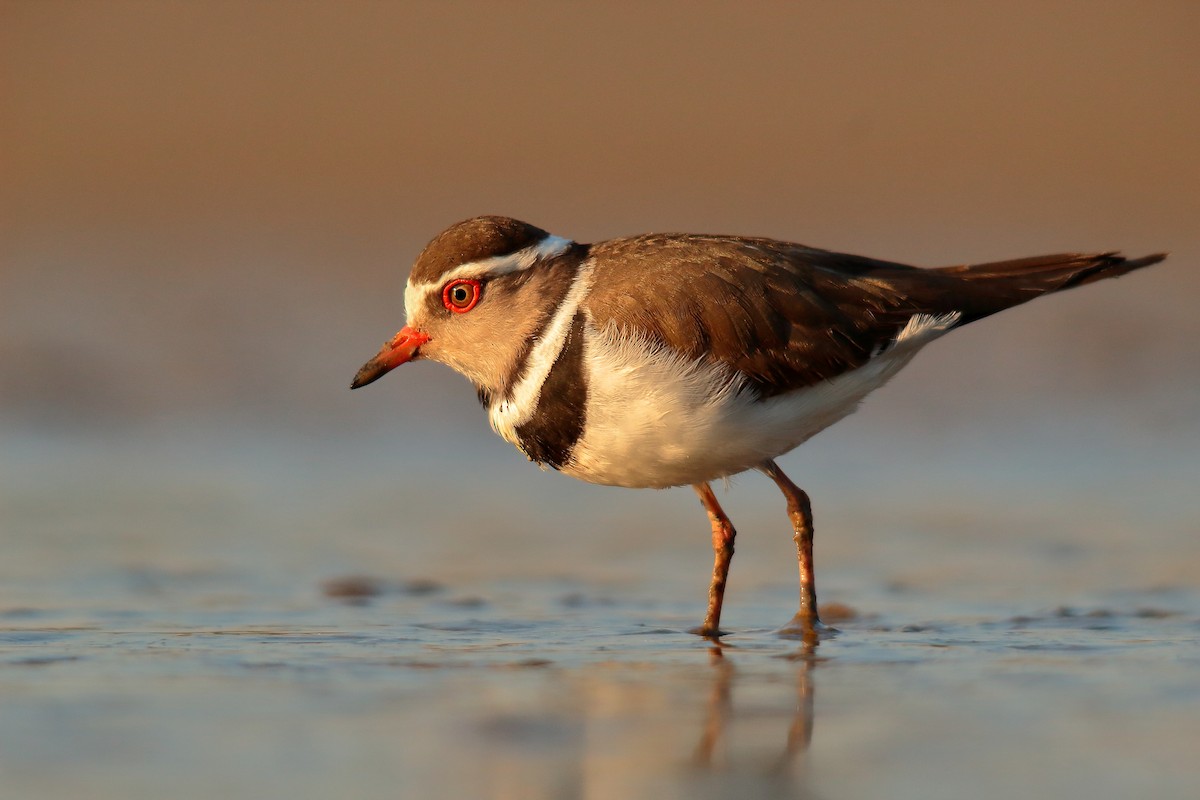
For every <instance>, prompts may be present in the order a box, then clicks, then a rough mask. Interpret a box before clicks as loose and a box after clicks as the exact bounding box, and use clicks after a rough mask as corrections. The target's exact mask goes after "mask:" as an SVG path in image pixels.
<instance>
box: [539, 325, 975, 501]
mask: <svg viewBox="0 0 1200 800" xmlns="http://www.w3.org/2000/svg"><path fill="white" fill-rule="evenodd" d="M958 317H959V315H958V314H949V315H946V316H941V317H931V316H926V315H918V316H915V317H913V318H912V320H910V321H909V323H908V325H907V326H906V327H905V328H904V330H903V331H902V332H901V333H900V335H899V336H897V338H896V341H895V343H894V344H893V345H892V346H890V347H888V348H887V349H886V350H884V351H883V352H882V353H880V354H879V355H877V356H875V357H874V358H872V359H871V360H870V361H868V362H867V363H866V364H864V365H863V366H861V367H859V368H858V369H856V370H853V371H851V372H847V373H845V374H843V375H839V376H838V377H836V378H834V379H833V380H829V381H825V382H823V383H820V384H817V385H815V386H810V387H807V388H804V389H800V390H797V391H795V392H791V393H789V394H785V395H779V396H776V397H772V398H769V399H767V400H765V401H760V400H759V399H758V398H757V396H756V395H755V393H754V391H753V390H752V389H750V388H749V387H748V386H747V385H746V381H745V379H744V378H743V377H742V376H740V375H739V374H737V373H736V372H733V371H732V370H729V369H727V368H724V367H721V366H713V365H709V364H705V363H703V362H700V361H693V360H689V359H686V358H683V357H682V356H680V355H679V354H678V353H675V352H674V351H672V350H670V349H669V348H666V347H663V346H661V345H656V344H652V343H650V342H648V341H647V340H645V339H644V338H640V337H638V336H630V335H629V334H628V333H625V332H622V331H619V330H618V329H616V328H615V327H611V326H610V327H607V328H605V329H604V330H596V329H595V328H592V327H590V326H589V328H588V329H587V330H586V332H585V333H586V335H585V349H584V369H585V372H586V380H587V382H588V383H587V386H588V396H587V397H588V399H587V416H586V423H585V426H584V429H583V435H582V436H581V437H580V439H579V441H578V443H577V444H576V446H575V449H574V451H573V453H572V457H571V461H570V463H569V464H567V465H566V466H564V467H563V472H566V473H567V474H568V475H572V476H574V477H576V478H580V479H582V480H585V481H590V482H592V483H602V484H611V485H616V486H628V487H653V488H666V487H668V486H682V485H685V484H692V483H699V482H701V481H710V480H713V479H716V478H721V477H725V476H728V475H733V474H735V473H738V472H742V471H744V470H747V469H750V468H752V467H755V466H757V465H759V464H761V463H762V462H763V461H764V460H766V459H769V458H775V457H777V456H779V455H782V454H783V453H786V452H788V451H789V450H791V449H792V448H794V447H796V446H798V445H799V444H801V443H802V442H804V441H805V440H807V439H809V438H810V437H812V436H814V435H815V434H817V433H818V432H820V431H821V430H823V429H825V428H827V427H829V426H830V425H832V424H833V423H835V422H837V421H838V420H840V419H842V418H843V417H845V416H847V415H849V414H851V413H852V412H853V411H854V410H855V409H856V408H857V407H858V404H859V402H861V401H862V399H863V398H864V397H866V396H867V395H868V394H869V393H870V392H871V391H873V390H875V389H877V388H879V387H880V386H882V385H883V384H884V383H886V382H887V380H888V379H889V378H891V377H892V376H893V375H894V374H896V372H897V371H898V370H899V369H900V368H901V367H903V366H904V365H905V364H907V363H908V362H909V360H910V359H911V358H912V357H913V355H915V354H916V352H917V350H919V349H920V348H921V347H923V346H924V345H926V344H928V343H929V342H931V341H933V340H934V339H936V338H937V337H938V336H940V335H941V334H942V333H944V332H945V331H947V330H948V329H950V328H951V327H953V325H954V324H955V323H956V322H957V321H958Z"/></svg>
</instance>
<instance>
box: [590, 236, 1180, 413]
mask: <svg viewBox="0 0 1200 800" xmlns="http://www.w3.org/2000/svg"><path fill="white" fill-rule="evenodd" d="M590 255H591V257H592V258H593V259H594V261H595V272H594V286H593V289H592V291H591V293H590V294H589V297H588V301H587V305H588V310H589V311H590V312H591V315H592V319H593V321H594V322H595V323H596V324H597V325H600V326H604V325H606V324H608V323H612V324H615V325H616V326H618V327H619V328H622V329H628V330H634V331H638V332H640V333H642V334H643V335H646V336H649V337H650V338H651V339H652V340H654V341H659V342H662V343H663V344H666V345H668V346H670V347H672V348H674V349H676V350H678V351H679V352H681V353H684V354H686V355H687V356H688V357H689V358H705V359H711V360H713V361H717V362H720V363H723V364H725V365H727V366H729V367H731V368H732V369H735V370H737V371H738V372H740V373H742V374H743V375H745V376H746V377H747V378H748V379H749V380H750V382H751V384H752V385H754V386H755V388H756V389H757V390H758V391H759V392H760V394H761V396H763V397H770V396H772V395H776V394H781V393H784V392H788V391H792V390H794V389H797V388H800V387H803V386H809V385H812V384H814V383H817V382H819V381H823V380H829V379H831V378H833V377H836V376H837V375H840V374H841V373H843V372H846V371H848V370H851V369H854V368H855V367H858V366H860V365H862V364H863V363H864V362H866V361H867V360H868V359H869V358H871V356H872V355H873V354H875V353H878V352H879V351H880V350H882V349H884V348H885V347H887V346H888V345H889V344H890V343H891V342H892V341H893V340H894V339H895V337H896V335H897V334H898V333H899V332H900V330H901V329H902V328H903V327H904V326H905V325H906V324H907V323H908V321H909V319H911V318H912V316H913V315H914V314H921V313H924V314H945V313H948V312H951V311H958V312H960V313H961V314H962V321H961V323H960V324H962V323H966V322H970V321H973V320H975V319H979V318H981V317H984V316H987V315H988V314H992V313H995V312H996V311H1000V310H1002V309H1003V308H1008V307H1009V306H1012V305H1016V304H1018V303H1021V302H1024V301H1026V300H1030V299H1032V298H1033V297H1036V296H1038V295H1040V294H1043V293H1045V292H1049V291H1056V290H1058V289H1063V288H1069V287H1070V286H1074V285H1079V284H1081V283H1086V282H1090V281H1092V280H1097V279H1099V278H1101V277H1107V276H1108V275H1110V274H1122V273H1123V272H1127V271H1129V270H1130V269H1135V268H1137V267H1140V266H1146V265H1147V264H1150V263H1155V262H1156V261H1158V260H1161V257H1159V256H1151V257H1149V258H1147V259H1142V260H1140V261H1137V262H1134V261H1126V260H1125V259H1123V258H1121V257H1120V256H1116V255H1114V254H1099V255H1087V256H1081V255H1063V256H1046V257H1042V258H1035V259H1023V260H1021V261H1016V262H1001V263H996V264H987V265H978V266H974V267H950V268H945V269H941V270H925V269H916V268H914V267H910V266H906V265H903V264H894V263H890V262H886V261H877V260H874V259H869V258H863V257H861V256H852V255H845V254H841V253H833V252H830V251H827V250H818V249H815V248H809V247H804V246H803V245H798V244H791V243H788V242H779V241H775V240H771V239H754V238H744V237H733V236H697V235H689V234H650V235H646V236H637V237H631V238H625V239H613V240H610V241H607V242H600V243H598V244H595V245H593V246H592V247H591V253H590ZM631 273H632V274H631Z"/></svg>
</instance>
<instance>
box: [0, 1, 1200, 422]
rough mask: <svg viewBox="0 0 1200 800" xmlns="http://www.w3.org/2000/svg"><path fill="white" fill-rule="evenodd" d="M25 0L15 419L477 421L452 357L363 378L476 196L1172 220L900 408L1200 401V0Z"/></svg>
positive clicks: (794, 210)
mask: <svg viewBox="0 0 1200 800" xmlns="http://www.w3.org/2000/svg"><path fill="white" fill-rule="evenodd" d="M0 9H2V13H3V26H0V98H2V106H0V114H2V116H0V174H2V176H3V180H2V181H0V203H2V205H0V209H2V212H0V222H2V224H3V230H2V236H3V239H2V242H3V245H2V247H3V249H2V250H0V258H2V262H0V270H2V271H0V337H2V338H0V374H3V375H4V380H3V383H2V384H0V409H2V411H3V414H4V418H5V419H6V420H8V422H9V424H10V425H20V426H26V425H34V426H44V427H47V428H51V429H57V428H59V427H60V426H62V425H75V426H82V427H90V426H114V425H116V426H131V427H134V428H141V427H145V426H147V425H153V424H158V423H163V422H164V421H165V422H168V423H169V424H177V423H178V422H179V419H180V418H186V419H188V420H198V419H203V420H204V421H205V422H208V423H212V422H216V423H217V424H223V423H224V421H227V420H238V421H243V422H249V423H252V424H255V425H260V424H261V425H277V424H287V425H301V426H304V427H305V428H308V429H310V430H311V429H313V428H314V427H317V428H320V429H323V430H325V429H328V430H334V429H339V428H357V429H358V430H362V429H364V427H365V426H371V425H378V424H379V423H380V421H381V420H382V419H383V418H384V417H385V415H386V411H387V409H389V408H392V409H394V408H395V407H396V405H397V395H399V399H400V401H401V402H402V403H403V404H404V405H405V406H406V407H408V408H410V409H413V410H416V411H419V412H420V413H421V414H422V415H430V414H435V413H438V412H439V411H440V410H441V409H445V414H446V415H448V416H450V417H452V418H458V419H464V420H465V419H468V418H469V419H474V420H478V419H479V417H478V413H477V411H476V410H475V409H474V408H473V406H474V402H473V400H472V399H471V398H470V396H469V395H470V393H469V392H464V391H463V389H462V387H461V385H460V381H459V380H458V379H456V378H453V377H451V376H449V375H445V374H442V371H441V370H437V369H435V368H429V369H422V371H421V373H420V374H419V375H414V376H411V377H410V378H409V379H407V380H405V381H403V382H404V383H405V386H403V387H400V386H397V385H393V386H391V387H389V388H387V389H384V390H381V391H374V392H372V393H371V394H370V395H367V396H361V397H360V396H353V397H352V396H350V395H348V394H346V393H345V392H344V391H343V389H344V387H343V385H344V384H345V383H346V375H352V374H353V372H354V370H355V368H356V367H357V366H358V364H360V363H361V362H362V361H363V360H364V359H365V357H366V356H367V355H370V354H371V353H373V352H374V350H375V348H376V346H377V345H378V342H379V341H381V340H382V339H383V338H384V337H385V336H387V335H389V334H390V333H391V332H392V331H394V330H395V329H396V328H398V327H399V326H400V323H401V322H402V298H401V290H402V286H403V279H404V277H405V276H406V274H407V269H408V266H409V264H410V263H411V259H412V258H413V257H414V256H415V254H416V253H417V252H418V251H419V249H420V248H421V247H422V246H423V244H424V243H425V242H426V241H427V240H428V239H430V238H432V236H433V235H434V234H435V233H436V232H437V231H439V230H441V229H442V228H444V227H446V226H447V225H449V224H450V223H452V222H454V221H456V220H458V219H461V218H464V217H467V216H471V215H474V214H479V213H502V214H508V215H511V216H516V217H519V218H524V219H528V220H530V221H532V222H534V223H536V224H538V225H540V226H543V227H546V228H548V229H550V230H552V231H554V232H557V233H560V234H562V235H565V236H569V237H572V238H575V239H578V240H580V241H591V240H596V239H601V238H605V237H608V236H613V235H621V234H626V233H636V232H642V231H649V230H689V231H702V232H736V233H747V234H762V235H770V236H776V237H781V238H787V239H793V240H797V241H802V242H805V243H808V244H812V245H815V246H822V247H828V248H833V249H841V250H846V251H851V252H858V253H863V254H867V255H874V256H879V257H885V258H890V259H895V260H901V261H907V262H910V263H916V264H922V265H930V266H933V265H941V264H948V263H959V262H962V261H973V260H986V259H994V258H1003V257H1010V256H1023V255H1029V254H1034V253H1041V252H1054V251H1063V250H1087V249H1123V250H1125V251H1127V252H1129V253H1131V254H1141V253H1144V252H1147V251H1156V250H1169V251H1172V253H1173V256H1172V259H1171V261H1170V262H1168V263H1167V264H1166V265H1164V266H1162V267H1158V268H1156V269H1155V270H1153V271H1152V272H1150V273H1144V274H1141V275H1138V276H1136V277H1134V278H1130V279H1128V280H1124V281H1121V282H1119V283H1114V284H1111V285H1105V286H1102V287H1093V288H1090V289H1088V290H1087V291H1086V292H1080V293H1077V294H1073V295H1071V296H1064V297H1060V298H1056V299H1055V300H1054V301H1053V302H1047V303H1044V304H1042V303H1039V304H1037V305H1036V306H1035V307H1032V308H1027V309H1024V310H1022V311H1020V312H1015V313H1013V314H1011V315H1006V316H1005V317H1004V318H1000V319H997V320H994V321H989V322H988V323H986V324H985V325H981V326H978V328H977V329H971V330H969V331H964V332H962V333H961V334H959V335H956V336H955V337H952V338H951V340H948V341H947V342H945V343H944V344H943V345H939V347H938V348H937V349H936V350H935V351H931V353H929V354H926V355H924V356H923V357H922V358H921V359H919V360H918V363H917V364H916V365H914V367H913V368H912V369H911V370H910V371H909V374H908V375H907V376H905V379H902V380H903V381H904V383H903V387H904V388H901V389H898V390H897V391H896V392H895V393H894V395H893V397H891V399H890V400H889V401H888V402H887V403H886V404H884V403H879V405H881V406H884V405H886V406H887V407H888V409H890V410H888V409H880V411H879V413H880V414H891V413H892V412H893V411H895V413H896V414H897V415H898V417H897V419H904V420H908V421H909V422H915V423H919V422H920V420H921V419H922V415H923V414H924V415H926V416H927V417H928V418H931V419H935V420H938V421H940V422H941V423H945V422H946V420H947V419H949V420H951V421H952V422H953V423H954V424H964V425H965V424H971V421H972V420H973V419H974V418H975V417H976V415H980V414H984V415H987V414H995V413H1009V412H1010V411H1012V410H1013V409H1014V406H1019V407H1020V410H1019V411H1018V412H1016V413H1017V414H1018V416H1021V417H1027V416H1028V417H1036V416H1037V415H1038V414H1040V413H1041V412H1040V411H1037V410H1031V411H1029V412H1026V410H1025V409H1026V408H1027V407H1028V406H1029V405H1030V404H1039V405H1048V404H1052V403H1057V402H1067V403H1069V404H1070V405H1071V406H1072V408H1073V409H1074V410H1076V411H1077V410H1080V409H1083V410H1088V409H1093V408H1095V409H1103V410H1105V411H1116V412H1117V413H1119V414H1120V416H1121V418H1122V419H1123V420H1124V422H1125V423H1126V424H1130V425H1150V424H1155V425H1171V424H1179V423H1181V422H1185V421H1188V420H1191V419H1195V417H1196V413H1195V412H1196V410H1197V401H1196V396H1197V393H1198V392H1197V380H1200V379H1198V377H1197V375H1198V374H1200V370H1196V369H1193V368H1190V367H1191V366H1194V365H1196V364H1197V363H1200V361H1198V358H1197V351H1196V345H1195V342H1196V341H1197V340H1200V315H1197V314H1195V313H1193V306H1194V303H1193V297H1194V294H1195V292H1196V290H1197V287H1200V271H1198V270H1197V269H1196V268H1195V263H1196V260H1197V256H1198V255H1200V245H1198V244H1197V242H1198V238H1200V237H1198V236H1197V233H1196V220H1197V219H1200V148H1198V147H1197V146H1196V142H1197V141H1200V103H1197V102H1196V99H1197V97H1200V56H1197V54H1196V49H1195V47H1194V36H1195V34H1196V32H1197V30H1198V28H1200V11H1198V10H1197V9H1196V7H1195V6H1194V5H1192V4H1190V3H1185V2H1182V3H1153V4H1149V5H1146V4H1138V3H1101V4H1098V5H1097V4H1092V3H1079V4H1071V3H1066V4H1064V3H1052V4H1048V5H1047V4H1042V3H1027V4H1015V5H1014V4H1005V5H1004V6H1003V7H999V6H997V7H995V8H987V7H983V6H979V5H971V6H970V7H968V6H964V5H961V4H955V3H917V4H906V6H905V7H904V8H903V9H899V8H887V7H884V6H881V5H876V4H869V3H868V4H860V5H856V6H853V7H850V8H849V9H842V8H835V7H833V6H827V5H825V4H799V5H797V4H782V3H780V4H769V3H768V4H761V5H758V6H756V7H755V8H754V9H741V10H734V9H731V8H728V7H726V6H725V5H724V4H719V3H717V4H704V3H700V4H671V3H666V4H635V3H630V4H616V5H606V6H605V7H604V8H603V9H600V8H588V7H585V6H574V5H572V6H564V5H562V4H516V5H513V6H507V5H506V6H503V7H502V6H497V5H494V4H489V3H450V4H439V3H412V4H403V3H401V4H379V3H354V2H351V3H311V2H310V3H289V4H286V5H285V4H275V3H253V2H252V3H243V2H206V3H195V4H187V3H128V2H113V3H103V4H99V3H95V4H93V3H58V2H4V3H3V4H2V6H0ZM964 374H969V375H970V380H969V381H962V380H961V378H962V376H963V375H964ZM956 377H957V378H958V380H956ZM397 383H400V382H399V381H397ZM418 383H421V384H424V383H428V384H432V386H433V387H434V388H433V390H432V391H431V390H430V389H428V388H424V387H422V386H419V385H417V384H418ZM927 383H928V384H929V385H926V384H927ZM443 391H444V392H445V393H446V394H447V395H448V396H447V397H445V398H443V397H442V396H441V395H442V393H443ZM1183 393H1186V394H1187V395H1188V399H1186V400H1184V399H1182V397H1181V394H1183ZM964 394H965V395H967V396H966V397H963V396H962V395H964ZM992 394H995V395H996V397H995V398H989V395H992ZM463 395H466V399H465V401H464V402H462V403H459V402H458V399H457V398H461V397H462V396H463ZM431 398H433V399H431ZM452 398H453V399H452ZM902 405H909V406H916V407H919V408H917V409H916V413H915V414H914V409H913V408H907V409H904V408H900V406H902ZM1128 406H1132V407H1134V408H1135V409H1137V411H1136V412H1134V413H1126V407H1128ZM1148 412H1149V413H1148ZM1148 418H1149V419H1148ZM431 424H432V423H431Z"/></svg>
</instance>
